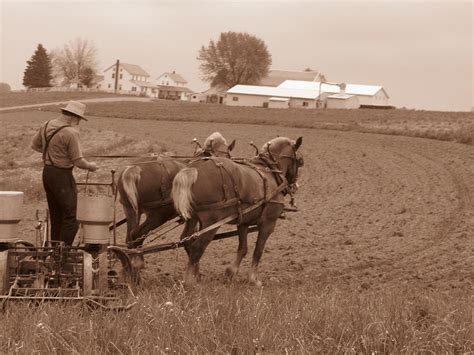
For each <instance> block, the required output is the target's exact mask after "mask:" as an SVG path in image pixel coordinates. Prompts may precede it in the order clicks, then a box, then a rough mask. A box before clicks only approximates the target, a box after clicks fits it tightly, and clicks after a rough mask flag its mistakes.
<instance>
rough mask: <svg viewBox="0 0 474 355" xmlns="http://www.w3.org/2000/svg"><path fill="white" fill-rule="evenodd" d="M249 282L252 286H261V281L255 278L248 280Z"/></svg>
mask: <svg viewBox="0 0 474 355" xmlns="http://www.w3.org/2000/svg"><path fill="white" fill-rule="evenodd" d="M249 282H250V284H251V285H252V286H255V287H262V286H263V283H262V281H260V280H257V279H253V280H249Z"/></svg>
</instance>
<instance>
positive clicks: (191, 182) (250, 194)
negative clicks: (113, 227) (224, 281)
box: [118, 132, 303, 286]
mask: <svg viewBox="0 0 474 355" xmlns="http://www.w3.org/2000/svg"><path fill="white" fill-rule="evenodd" d="M301 143H302V137H299V138H298V139H297V140H296V141H295V140H292V139H290V138H286V137H277V138H274V139H272V140H270V141H269V142H267V143H265V144H264V145H263V147H262V148H261V151H260V153H259V152H258V151H257V155H256V156H255V157H252V158H250V159H232V158H231V156H230V152H231V150H232V149H233V147H234V144H235V141H233V142H232V143H231V144H230V145H229V144H227V141H226V139H225V138H224V137H223V136H222V135H221V134H220V133H218V132H215V133H213V134H211V135H210V136H209V137H208V138H207V139H206V142H205V143H204V146H203V147H202V149H200V150H199V151H198V152H197V153H196V154H195V155H194V157H192V158H190V159H188V160H186V161H183V160H180V159H175V158H170V157H166V156H164V157H159V158H157V159H156V160H153V161H148V162H144V163H141V164H136V165H133V166H129V167H127V168H125V170H124V171H123V172H122V173H121V175H120V178H119V181H118V190H119V192H120V202H121V203H122V206H123V209H124V212H125V215H126V218H127V242H128V244H129V246H131V247H140V246H141V245H142V243H143V239H144V238H143V236H146V233H148V232H150V231H152V230H154V229H155V228H157V227H158V226H160V225H162V224H163V223H165V222H166V221H168V220H170V219H172V218H174V217H176V216H178V215H179V216H181V217H182V218H183V219H184V221H185V227H184V230H183V232H182V235H181V239H182V240H183V241H184V242H185V244H184V247H185V250H186V252H187V255H188V259H189V260H188V264H187V268H186V272H185V275H184V283H185V286H193V285H194V284H196V282H197V280H198V277H199V261H200V259H201V257H202V255H203V254H204V251H205V250H206V247H207V246H208V245H209V243H210V242H211V241H212V240H213V238H214V236H215V235H216V233H217V231H218V229H219V227H220V226H222V225H223V224H225V223H231V224H236V225H237V233H238V237H239V245H238V249H237V256H236V258H235V259H234V261H233V262H232V263H231V265H230V266H229V267H228V268H227V269H226V273H225V274H226V277H228V278H229V279H232V278H233V277H234V276H235V275H236V274H237V272H238V270H239V266H240V263H241V261H242V259H243V258H244V256H245V255H246V254H247V234H248V229H249V227H251V226H257V230H258V236H257V241H256V245H255V250H254V252H253V257H252V264H251V269H250V272H249V276H248V280H249V282H250V283H251V284H254V285H258V286H260V285H261V281H260V280H259V279H258V278H257V268H258V264H259V262H260V259H261V257H262V254H263V251H264V247H265V243H266V241H267V239H268V237H269V236H270V234H271V233H272V232H273V230H274V229H275V225H276V222H277V220H278V218H279V217H280V215H281V214H282V212H283V208H284V204H285V202H284V197H285V195H287V194H288V193H290V192H291V191H294V190H295V189H296V188H295V187H296V180H297V178H298V169H299V168H300V167H301V166H303V156H302V154H301V152H299V148H300V146H301ZM143 213H145V215H146V219H145V222H144V223H142V224H139V222H140V216H141V214H143Z"/></svg>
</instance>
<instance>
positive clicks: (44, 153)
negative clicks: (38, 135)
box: [43, 121, 71, 166]
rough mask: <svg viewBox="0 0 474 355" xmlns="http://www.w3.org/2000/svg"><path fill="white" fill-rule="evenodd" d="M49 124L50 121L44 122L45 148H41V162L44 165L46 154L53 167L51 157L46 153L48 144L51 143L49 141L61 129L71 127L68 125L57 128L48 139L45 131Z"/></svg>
mask: <svg viewBox="0 0 474 355" xmlns="http://www.w3.org/2000/svg"><path fill="white" fill-rule="evenodd" d="M49 122H51V121H48V122H46V125H45V126H44V131H43V135H44V141H45V146H44V148H43V162H44V163H45V164H46V154H48V158H49V161H50V162H51V165H52V166H55V165H54V163H53V159H51V156H50V155H49V153H48V147H49V142H51V139H53V137H54V136H55V135H56V133H58V132H59V131H60V130H62V129H63V128H66V127H71V126H70V125H64V126H61V127H58V128H56V130H55V131H54V132H53V133H52V134H51V135H50V136H49V137H47V136H46V129H47V128H48V124H49Z"/></svg>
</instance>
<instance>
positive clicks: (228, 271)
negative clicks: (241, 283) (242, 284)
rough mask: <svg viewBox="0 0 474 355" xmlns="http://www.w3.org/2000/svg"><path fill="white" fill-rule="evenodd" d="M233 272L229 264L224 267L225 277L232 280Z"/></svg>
mask: <svg viewBox="0 0 474 355" xmlns="http://www.w3.org/2000/svg"><path fill="white" fill-rule="evenodd" d="M235 274H236V272H235V270H234V269H233V268H232V267H230V266H229V267H227V268H226V269H225V273H224V275H225V278H226V279H228V280H232V279H233V278H234V276H235Z"/></svg>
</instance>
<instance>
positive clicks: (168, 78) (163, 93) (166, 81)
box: [155, 71, 191, 100]
mask: <svg viewBox="0 0 474 355" xmlns="http://www.w3.org/2000/svg"><path fill="white" fill-rule="evenodd" d="M155 82H156V86H157V88H158V91H159V92H158V97H159V98H160V99H171V100H188V97H187V95H188V94H189V93H191V90H189V89H188V88H187V87H186V84H187V83H188V82H187V81H186V80H185V79H184V78H183V77H182V76H181V75H179V74H178V73H176V72H175V71H173V72H171V73H169V72H166V73H163V74H161V75H160V76H159V77H158V78H156V80H155Z"/></svg>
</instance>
